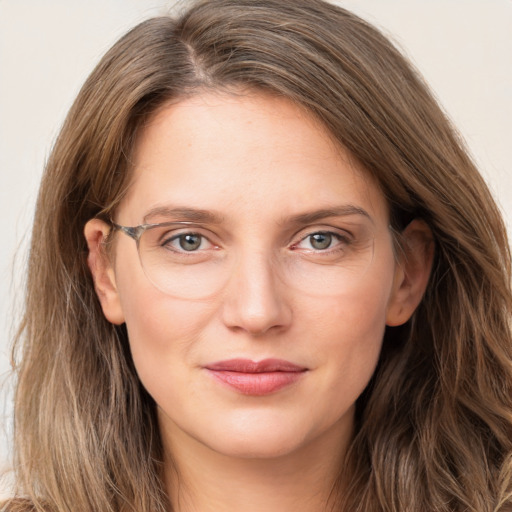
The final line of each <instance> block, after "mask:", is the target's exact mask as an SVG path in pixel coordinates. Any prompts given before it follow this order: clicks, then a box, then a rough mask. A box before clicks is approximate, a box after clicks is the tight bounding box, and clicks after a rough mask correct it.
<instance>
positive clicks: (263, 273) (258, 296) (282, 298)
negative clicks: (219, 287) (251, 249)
mask: <svg viewBox="0 0 512 512" xmlns="http://www.w3.org/2000/svg"><path fill="white" fill-rule="evenodd" d="M286 292H287V291H286V289H285V287H284V284H283V283H282V282H281V281H280V280H279V279H278V278H277V276H276V272H275V271H274V269H273V268H272V263H271V262H270V261H269V258H268V257H266V256H265V255H263V254H253V255H251V256H249V257H245V258H241V259H240V261H239V262H238V264H237V266H236V267H235V268H234V269H233V273H232V275H231V276H230V280H229V283H228V286H227V289H226V295H225V299H224V303H223V321H224V323H225V325H226V326H227V327H228V328H229V329H231V330H237V331H243V332H246V333H248V334H251V335H252V336H259V335H262V334H265V333H268V332H269V331H274V332H280V331H284V330H286V329H287V327H288V326H289V325H290V322H291V319H292V309H291V305H290V303H289V300H288V299H287V297H286Z"/></svg>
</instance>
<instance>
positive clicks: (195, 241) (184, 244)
mask: <svg viewBox="0 0 512 512" xmlns="http://www.w3.org/2000/svg"><path fill="white" fill-rule="evenodd" d="M162 246H163V247H167V248H169V249H171V250H174V251H185V252H194V251H198V250H204V249H211V248H212V247H213V244H212V243H211V242H210V241H209V240H208V239H207V238H206V237H204V236H203V235H200V234H198V233H180V234H179V235H174V236H173V237H171V238H168V239H167V240H164V241H163V242H162Z"/></svg>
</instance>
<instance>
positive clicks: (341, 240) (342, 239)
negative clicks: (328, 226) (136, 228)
mask: <svg viewBox="0 0 512 512" xmlns="http://www.w3.org/2000/svg"><path fill="white" fill-rule="evenodd" d="M318 235H322V236H325V237H331V240H330V243H329V246H328V247H326V248H324V249H317V248H314V247H310V248H309V249H306V251H308V252H309V253H327V254H330V253H333V252H337V251H339V250H343V248H344V247H346V246H347V245H349V244H350V243H351V240H350V237H349V236H348V235H342V234H340V233H338V232H335V231H329V230H319V231H313V232H309V233H307V234H306V235H305V236H303V237H302V238H300V240H299V241H298V242H296V243H293V244H291V246H290V248H291V249H293V250H295V249H298V248H299V246H300V244H301V243H302V242H304V241H307V240H308V239H310V243H311V239H312V237H314V236H318ZM187 236H191V237H199V238H200V239H201V241H200V245H199V247H198V248H197V249H194V250H191V251H187V250H186V249H184V248H183V246H181V248H178V247H175V246H173V245H172V244H171V242H177V241H178V242H179V241H180V240H183V239H184V238H185V237H187ZM162 238H164V237H162ZM204 241H207V242H208V243H209V244H210V245H211V246H212V248H216V247H217V246H216V245H215V244H214V243H213V242H211V241H210V240H209V238H208V237H206V236H205V235H202V234H201V233H197V232H194V231H189V232H183V233H179V234H175V235H172V236H171V237H170V238H164V239H163V240H162V241H161V246H162V247H164V246H168V244H171V247H170V250H173V251H175V252H177V253H181V254H193V253H197V252H200V251H204V250H208V249H202V250H201V249H200V247H201V246H202V245H203V243H204ZM335 241H336V242H337V243H335V245H334V247H333V246H332V243H333V242H335ZM180 245H181V243H180Z"/></svg>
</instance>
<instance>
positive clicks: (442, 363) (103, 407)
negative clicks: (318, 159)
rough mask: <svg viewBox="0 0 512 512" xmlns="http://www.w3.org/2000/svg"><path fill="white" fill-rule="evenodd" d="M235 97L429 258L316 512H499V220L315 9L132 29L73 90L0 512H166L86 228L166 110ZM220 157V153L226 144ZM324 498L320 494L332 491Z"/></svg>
mask: <svg viewBox="0 0 512 512" xmlns="http://www.w3.org/2000/svg"><path fill="white" fill-rule="evenodd" d="M233 88H249V89H253V90H264V91H266V92H271V93H273V94H276V95H279V96H282V97H286V98H289V99H290V100H291V101H294V102H296V103H297V104H299V105H301V106H302V107H303V108H305V109H307V110H308V111H310V112H312V113H313V114H314V115H315V116H316V117H317V118H318V119H319V120H320V121H321V122H322V123H323V124H324V125H325V126H326V127H327V128H328V130H329V131H330V132H331V133H332V135H333V137H334V138H335V139H336V140H337V141H339V143H340V144H341V145H342V146H343V147H344V148H346V149H348V150H349V151H350V153H351V154H352V155H353V156H354V157H355V158H356V159H358V160H359V161H360V163H361V164H362V165H363V166H364V167H365V168H366V169H367V171H368V172H369V173H370V174H371V175H372V176H373V177H374V178H375V180H376V181H377V182H378V183H379V185H380V187H381V189H382V191H383V193H384V195H385V197H386V199H387V201H388V203H389V206H390V211H391V224H392V228H393V230H394V231H395V232H397V233H399V232H400V231H401V230H402V229H403V228H404V227H405V226H406V225H407V223H408V222H409V221H410V220H411V219H413V218H421V219H423V220H424V221H425V222H426V223H427V224H428V226H429V227H430V229H431V230H432V233H433V236H434V239H435V244H436V254H435V261H434V268H433V273H432V275H431V279H430V282H429V285H428V288H427V291H426V293H425V296H424V299H423V301H422V303H421V304H420V306H419V308H418V309H417V311H416V312H415V314H414V316H413V318H412V319H411V320H410V321H409V322H408V323H407V324H406V325H404V326H402V327H393V328H387V330H386V333H385V338H384V344H383V349H382V354H381V357H380V361H379V365H378V368H377V371H376V373H375V375H374V376H373V378H372V380H371V382H370V384H369V386H368V388H367V389H366V390H365V392H364V393H363V395H362V396H361V397H360V398H359V400H358V403H357V414H356V433H355V437H354V439H353V441H352V444H351V447H350V449H349V452H348V455H347V460H346V463H345V465H344V467H343V468H340V475H339V478H340V481H341V480H343V481H344V482H347V481H348V483H349V485H348V488H346V487H345V488H344V493H343V495H341V493H336V492H333V509H334V510H344V511H349V510H350V511H351V512H384V511H385V512H404V511H414V512H417V511H423V510H425V511H426V510H436V511H437V512H462V511H465V512H498V511H505V510H511V509H512V500H511V493H512V484H511V481H512V459H511V456H512V335H511V321H510V319H511V313H512V295H511V259H510V249H509V245H508V241H507V237H506V233H505V228H504V224H503V221H502V219H501V216H500V213H499V211H498V209H497V207H496V206H495V203H494V201H493V199H492V197H491V195H490V193H489V191H488V189H487V187H486V185H485V183H484V182H483V180H482V178H481V176H480V175H479V173H478V172H477V170H476V168H475V166H474V164H473V163H472V161H471V159H470V158H469V156H468V154H467V151H466V150H465V149H464V146H463V144H462V143H461V141H460V139H459V137H458V136H457V134H456V132H455V131H454V129H453V128H452V127H451V126H450V123H449V121H448V120H447V118H446V116H445V115H444V114H443V112H442V110H441V109H440V108H439V106H438V105H437V103H436V101H435V100H434V99H433V97H432V95H431V94H430V92H429V91H428V89H427V87H426V86H425V84H424V83H423V81H422V79H421V78H420V77H419V76H418V74H417V73H416V72H415V71H414V70H413V69H412V67H411V65H410V64H408V63H407V62H406V61H405V60H404V58H403V57H402V56H401V55H400V54H399V52H398V51H397V50H396V49H395V48H394V47H393V45H392V44H391V43H390V42H389V41H388V40H387V39H386V38H385V37H384V36H383V35H382V34H381V33H380V32H379V31H378V30H376V29H375V28H374V27H372V26H371V25H369V24H368V23H366V22H365V21H363V20H361V19H359V18H358V17H356V16H355V15H353V14H351V13H349V12H347V11H346V10H344V9H341V8H339V7H336V6H334V5H331V4H328V3H325V2H323V1H322V0H294V1H290V2H285V1H282V0H206V1H199V2H195V3H194V4H193V5H192V6H191V7H190V8H188V9H187V10H186V11H185V12H184V13H183V14H181V15H180V16H179V17H178V18H172V17H170V16H164V17H158V18H154V19H150V20H148V21H145V22H143V23H141V24H140V25H138V26H137V27H135V28H134V29H132V30H131V31H130V32H129V33H128V34H127V35H125V36H124V37H123V38H122V39H120V40H119V41H118V42H117V43H116V44H115V45H114V46H113V47H112V49H111V50H109V51H108V53H107V54H106V55H105V56H104V58H103V59H102V60H101V62H100V63H99V65H98V66H97V67H96V69H95V70H94V71H93V72H92V74H91V75H90V77H89V78H88V80H87V81H86V83H85V84H84V86H83V88H82V90H81V91H80V93H79V95H78V97H77V99H76V101H75V103H74V105H73V107H72V108H71V110H70V112H69V115H68V117H67V119H66V121H65V124H64V126H63V128H62V131H61V133H60V135H59V137H58V139H57V141H56V143H55V146H54V148H53V151H52V153H51V156H50V158H49V160H48V163H47V166H46V170H45V173H44V176H43V180H42V184H41V189H40V193H39V198H38V202H37V211H36V216H35V221H34V226H33V234H32V244H31V249H30V261H29V268H28V286H27V292H26V304H25V315H24V319H23V322H22V325H21V326H20V330H19V336H18V338H17V345H16V347H15V357H16V361H17V371H18V383H17V390H16V398H15V455H16V472H17V473H16V475H17V482H18V484H19V492H18V496H19V497H18V498H16V499H14V500H11V501H10V502H9V504H7V505H5V507H6V510H11V511H15V510H23V511H28V510H34V511H43V510H44V511H52V512H53V511H59V512H64V511H73V512H77V511H79V512H86V511H87V512H88V511H91V510H101V511H102V512H121V511H123V512H125V511H137V512H159V511H160V512H163V511H165V510H170V503H169V499H168V497H167V496H166V492H165V489H164V488H163V484H162V480H161V471H162V460H163V455H162V447H161V442H160V437H159V431H158V427H157V423H156V414H155V404H154V402H153V400H152V399H151V397H150V396H149V395H148V394H147V393H146V391H145V390H144V389H143V388H142V386H141V384H140V382H139V379H138V377H137V375H136V372H135V370H134V366H133V363H132V360H131V356H130V353H129V349H128V343H127V334H126V330H125V329H124V327H123V326H115V325H112V324H110V323H109V322H107V320H106V319H105V318H104V316H103V314H102V311H101V308H100V305H99V302H98V299H97V297H96V294H95V291H94V286H93V282H92V279H91V276H90V273H89V270H88V267H87V262H86V258H87V247H86V243H85V239H84V236H83V228H84V225H85V223H86V222H87V221H88V220H89V219H91V218H93V217H96V216H99V217H100V218H105V219H107V218H109V216H110V215H111V214H112V213H113V212H114V211H115V209H116V207H117V206H118V205H119V203H120V201H121V199H122V198H123V194H124V192H125V190H126V187H127V183H128V180H129V176H130V169H131V167H130V153H131V150H132V148H133V146H134V141H135V139H136V137H137V132H138V131H139V130H140V129H142V128H143V127H144V124H145V123H146V122H147V120H148V118H149V117H150V116H151V115H153V114H154V113H155V112H156V111H157V110H158V109H159V108H161V107H162V106H163V105H164V104H166V103H167V102H169V101H173V100H174V101H178V100H179V99H180V98H182V97H184V96H186V95H190V94H194V93H195V92H197V91H201V90H205V89H206V90H208V89H214V90H218V89H228V90H232V89H233ZM226 144H229V142H228V141H226ZM334 491H335V490H334Z"/></svg>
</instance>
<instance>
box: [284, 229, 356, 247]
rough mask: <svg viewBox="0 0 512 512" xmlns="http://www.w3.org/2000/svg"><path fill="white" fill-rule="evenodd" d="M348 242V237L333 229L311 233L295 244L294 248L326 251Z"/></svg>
mask: <svg viewBox="0 0 512 512" xmlns="http://www.w3.org/2000/svg"><path fill="white" fill-rule="evenodd" d="M347 243H348V240H347V238H346V237H343V236H342V235H340V234H338V233H333V232H331V231H318V232H316V233H310V234H309V235H307V236H306V237H304V238H303V239H302V240H300V242H299V243H297V244H295V245H294V248H296V249H306V250H314V251H326V250H328V249H333V248H335V247H338V246H340V245H343V244H347Z"/></svg>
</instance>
